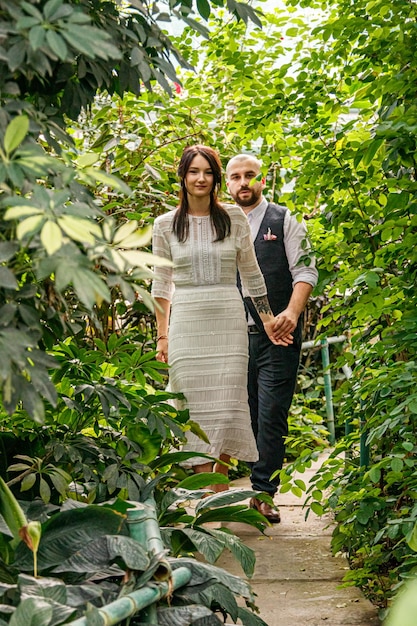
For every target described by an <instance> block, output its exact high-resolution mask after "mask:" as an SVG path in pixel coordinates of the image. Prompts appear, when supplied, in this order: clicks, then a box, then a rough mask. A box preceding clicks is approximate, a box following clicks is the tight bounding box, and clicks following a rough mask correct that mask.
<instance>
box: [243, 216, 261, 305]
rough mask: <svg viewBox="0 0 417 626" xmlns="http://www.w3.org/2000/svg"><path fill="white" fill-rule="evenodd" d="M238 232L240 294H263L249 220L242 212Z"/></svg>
mask: <svg viewBox="0 0 417 626" xmlns="http://www.w3.org/2000/svg"><path fill="white" fill-rule="evenodd" d="M242 213H243V212H242ZM240 232H241V236H240V250H239V251H238V255H237V267H238V270H239V274H240V279H241V281H242V294H243V296H244V297H247V296H250V297H251V298H257V297H259V296H265V295H266V294H267V290H266V284H265V280H264V277H263V275H262V272H261V270H260V268H259V265H258V261H257V258H256V253H255V248H254V245H253V242H252V235H251V232H250V226H249V222H248V220H247V217H246V215H244V214H243V219H242V225H241V229H240Z"/></svg>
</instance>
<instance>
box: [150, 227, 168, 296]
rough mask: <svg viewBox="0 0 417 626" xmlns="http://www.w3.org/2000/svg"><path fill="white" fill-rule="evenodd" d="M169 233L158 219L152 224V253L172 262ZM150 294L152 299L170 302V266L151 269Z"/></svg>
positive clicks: (156, 266) (157, 266)
mask: <svg viewBox="0 0 417 626" xmlns="http://www.w3.org/2000/svg"><path fill="white" fill-rule="evenodd" d="M168 236H169V232H168V231H167V230H166V228H164V227H163V225H162V224H161V222H160V220H158V218H157V219H156V220H155V222H154V226H153V231H152V253H153V254H155V255H157V256H159V257H162V258H164V259H167V260H169V261H172V258H171V247H170V245H169V240H168ZM153 273H154V277H153V280H152V289H151V294H152V296H153V297H154V298H165V299H166V300H169V301H170V302H171V300H172V294H173V293H174V283H173V268H172V266H162V267H161V266H159V265H155V266H154V268H153Z"/></svg>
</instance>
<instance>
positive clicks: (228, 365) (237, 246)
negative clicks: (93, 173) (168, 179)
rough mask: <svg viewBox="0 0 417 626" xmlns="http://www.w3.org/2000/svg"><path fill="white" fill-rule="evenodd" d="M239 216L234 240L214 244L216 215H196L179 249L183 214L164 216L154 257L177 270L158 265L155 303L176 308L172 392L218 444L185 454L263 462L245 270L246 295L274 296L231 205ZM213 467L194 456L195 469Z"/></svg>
mask: <svg viewBox="0 0 417 626" xmlns="http://www.w3.org/2000/svg"><path fill="white" fill-rule="evenodd" d="M224 206H225V208H226V209H227V210H228V212H229V214H230V218H231V234H230V236H229V237H227V238H226V239H224V240H223V241H219V242H214V241H213V240H214V239H215V232H214V231H213V229H212V225H211V221H210V216H207V217H197V216H189V220H190V232H189V237H188V239H187V241H186V242H184V243H179V242H178V240H177V238H176V236H175V235H174V234H173V232H172V220H173V218H174V214H175V211H170V212H169V213H166V214H164V215H161V216H159V217H157V218H156V220H155V222H154V229H153V253H154V254H157V255H158V256H161V257H164V258H167V259H170V260H172V261H173V263H174V267H173V268H171V267H169V268H168V267H155V268H154V280H153V284H152V295H153V296H154V297H160V298H166V299H167V300H170V301H171V302H172V306H171V316H170V324H169V338H168V363H169V365H170V369H169V384H170V389H171V390H172V391H174V392H182V393H183V394H184V396H185V398H186V404H185V407H186V408H188V409H189V412H190V419H192V420H193V421H195V422H197V423H198V424H199V425H200V427H201V428H202V429H203V430H204V432H205V433H206V435H207V437H208V439H209V441H210V444H207V443H205V442H204V441H202V440H201V439H200V438H198V437H197V436H196V435H194V434H193V433H189V434H188V436H187V444H186V446H185V447H184V449H185V450H192V451H196V452H197V453H198V452H203V453H206V454H211V455H213V456H214V457H216V458H218V457H219V456H220V454H228V455H230V456H231V457H233V458H237V459H240V460H243V461H256V460H257V459H258V452H257V449H256V442H255V439H254V436H253V432H252V427H251V422H250V414H249V406H248V395H247V366H248V336H247V323H246V316H245V311H244V306H243V302H242V298H241V295H240V293H239V290H238V289H237V286H236V273H237V270H239V273H240V277H241V280H242V285H243V289H244V293H245V295H250V296H264V295H266V287H265V281H264V279H263V276H262V274H261V271H260V269H259V266H258V262H257V260H256V256H255V252H254V248H253V244H252V240H251V234H250V229H249V224H248V221H247V218H246V215H245V214H244V212H243V211H242V209H240V208H239V207H237V206H235V205H224ZM200 463H207V459H205V458H204V457H200V458H199V457H198V455H197V456H196V457H193V458H192V459H191V460H190V461H189V465H197V464H200Z"/></svg>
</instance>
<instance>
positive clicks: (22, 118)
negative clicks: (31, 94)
mask: <svg viewBox="0 0 417 626" xmlns="http://www.w3.org/2000/svg"><path fill="white" fill-rule="evenodd" d="M28 131H29V118H28V117H27V116H26V115H19V116H17V117H14V118H13V119H12V121H11V122H10V123H9V125H8V126H7V128H6V133H5V135H4V149H5V151H6V153H7V154H10V153H11V152H13V150H15V149H16V148H17V147H18V146H19V145H20V144H21V143H22V141H23V140H24V138H25V137H26V135H27V133H28Z"/></svg>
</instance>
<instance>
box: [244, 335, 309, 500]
mask: <svg viewBox="0 0 417 626" xmlns="http://www.w3.org/2000/svg"><path fill="white" fill-rule="evenodd" d="M300 351H301V340H294V344H292V345H291V346H287V347H282V346H275V345H274V344H272V343H271V342H270V340H269V339H268V337H267V335H266V334H265V333H258V334H250V335H249V373H248V392H249V406H250V413H251V420H252V428H253V432H254V435H255V439H256V443H257V446H258V452H259V460H258V461H256V463H252V464H251V468H252V473H251V482H252V487H253V489H254V490H256V491H265V492H267V493H269V494H271V495H274V494H275V493H276V492H277V488H278V484H279V478H278V477H275V478H274V479H273V480H272V481H271V480H270V478H271V475H272V474H273V473H274V472H275V471H276V470H277V469H281V468H282V464H283V461H284V455H285V437H286V436H287V434H288V411H289V409H290V406H291V401H292V398H293V395H294V390H295V384H296V380H297V371H298V364H299V360H300Z"/></svg>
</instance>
